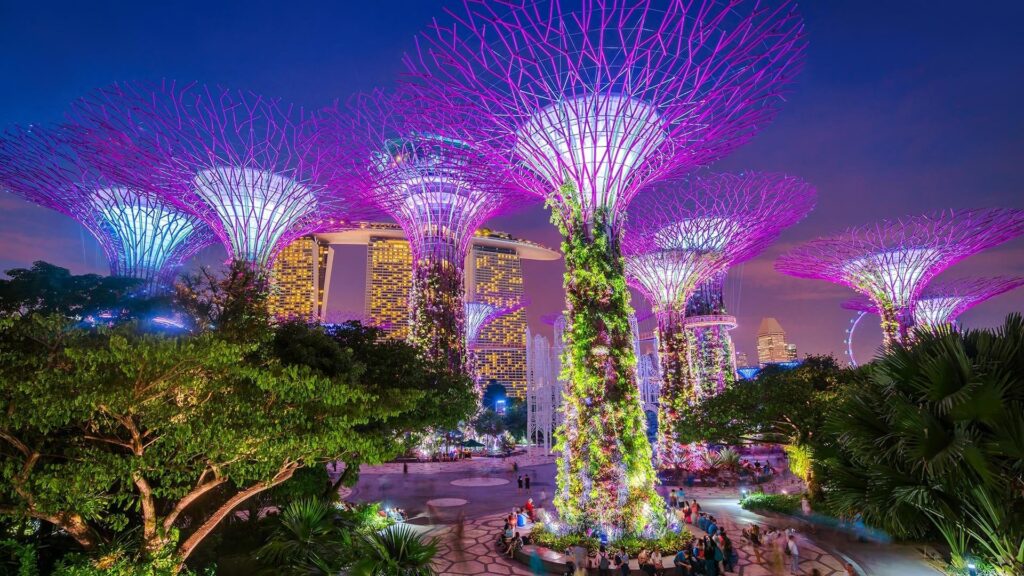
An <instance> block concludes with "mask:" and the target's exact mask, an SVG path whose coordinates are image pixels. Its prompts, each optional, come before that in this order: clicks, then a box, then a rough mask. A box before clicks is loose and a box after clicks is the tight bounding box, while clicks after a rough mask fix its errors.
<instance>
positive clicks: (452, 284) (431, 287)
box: [409, 258, 468, 374]
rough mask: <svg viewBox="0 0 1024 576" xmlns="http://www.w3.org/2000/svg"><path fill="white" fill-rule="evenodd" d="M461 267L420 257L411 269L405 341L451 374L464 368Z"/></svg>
mask: <svg viewBox="0 0 1024 576" xmlns="http://www.w3.org/2000/svg"><path fill="white" fill-rule="evenodd" d="M464 292H465V289H464V287H463V278H462V268H461V266H456V265H453V264H452V263H451V262H448V261H447V260H444V259H441V258H432V259H428V258H421V259H420V260H419V261H417V263H416V266H415V267H414V269H413V279H412V292H411V295H412V296H411V299H410V302H409V309H410V311H411V314H412V319H411V322H410V325H409V341H410V342H412V343H413V344H414V345H416V346H417V347H419V348H420V350H422V351H423V353H424V354H426V356H427V358H428V359H429V360H430V361H432V362H441V363H443V364H444V366H446V367H447V369H448V370H450V371H451V372H453V373H459V374H468V372H467V368H466V335H465V327H464V323H465V309H464V305H463V300H464V298H465V296H464Z"/></svg>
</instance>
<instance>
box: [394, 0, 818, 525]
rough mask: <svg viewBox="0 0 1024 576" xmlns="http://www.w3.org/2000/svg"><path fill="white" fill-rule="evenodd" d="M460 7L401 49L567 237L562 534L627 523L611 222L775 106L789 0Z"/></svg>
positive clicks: (622, 374) (651, 514)
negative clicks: (465, 112) (463, 112)
mask: <svg viewBox="0 0 1024 576" xmlns="http://www.w3.org/2000/svg"><path fill="white" fill-rule="evenodd" d="M654 4H655V2H654V1H652V0H582V2H580V3H579V5H578V8H576V7H574V8H573V9H572V10H571V11H570V10H568V9H566V10H563V8H562V5H561V3H560V2H559V0H530V1H526V0H512V1H508V2H485V1H483V0H466V1H465V4H464V7H465V10H463V11H460V13H458V14H454V13H453V14H451V16H452V21H451V23H450V24H442V23H436V24H435V25H434V26H433V27H432V28H431V29H430V30H428V31H427V32H426V33H425V34H423V35H422V36H421V37H420V38H419V41H418V49H417V51H416V52H415V53H414V54H411V55H409V56H407V58H406V63H407V68H408V69H409V72H410V74H409V84H410V85H411V87H412V89H413V90H414V91H415V92H416V93H417V94H418V95H419V97H420V98H421V99H423V100H424V101H428V102H430V103H431V105H433V106H437V107H456V108H458V107H466V108H469V109H473V110H475V111H476V112H475V115H476V116H479V117H481V118H485V119H486V120H487V122H484V123H482V124H481V125H480V126H478V127H477V128H479V131H478V132H477V133H476V134H475V135H474V140H473V142H474V143H479V149H480V150H481V151H482V153H485V154H488V155H491V156H493V160H492V161H493V162H494V163H495V164H497V165H500V166H509V167H511V168H512V170H513V171H514V174H515V176H516V177H517V180H518V183H519V186H521V187H522V188H523V189H524V190H526V191H528V192H529V193H531V194H533V195H534V196H537V197H539V198H545V199H547V200H548V202H549V205H550V206H551V207H552V210H553V213H554V214H553V219H554V221H555V222H556V223H557V224H558V225H559V227H560V229H561V232H562V235H563V237H564V238H565V242H564V244H563V247H564V251H565V255H566V268H567V271H566V289H567V290H566V291H567V300H568V312H569V314H570V320H569V326H568V331H567V333H568V334H570V335H571V341H570V343H569V347H570V348H569V352H568V353H567V355H566V358H567V361H568V365H567V367H566V374H567V376H568V384H567V393H566V399H565V405H564V406H565V407H564V410H565V424H564V425H563V426H562V428H561V431H560V435H561V440H560V447H561V451H562V458H563V464H564V465H563V466H561V467H560V468H559V479H558V485H559V490H558V493H557V497H556V499H555V505H556V507H557V508H558V510H559V513H560V516H561V519H562V521H563V522H565V523H566V524H567V525H569V526H573V527H574V528H577V529H585V528H594V527H600V528H614V529H616V530H623V531H625V532H629V533H638V532H641V531H643V530H644V529H645V528H647V527H649V526H650V525H652V524H658V523H659V522H660V521H661V520H660V519H659V512H658V511H659V510H660V508H661V506H660V504H659V502H660V500H659V499H658V497H657V495H656V493H655V492H654V484H655V482H656V477H655V474H654V470H653V468H652V467H651V463H650V460H651V459H650V445H649V443H648V442H647V439H646V433H645V431H646V423H645V420H644V415H643V412H642V409H641V405H640V399H639V395H638V392H637V390H636V387H635V386H633V383H634V381H635V380H634V365H635V359H634V358H633V353H632V350H631V338H630V334H629V326H628V321H627V318H628V314H629V312H630V307H629V296H628V291H626V290H625V286H624V278H623V274H624V272H623V270H622V265H621V252H620V245H619V243H620V220H621V219H622V214H623V212H624V210H625V209H626V206H627V205H628V204H629V202H630V200H631V199H632V198H633V197H634V196H635V195H636V193H637V192H638V191H639V190H640V189H641V188H642V187H643V186H645V185H647V184H650V183H652V182H655V181H658V180H661V179H663V178H665V177H667V176H669V175H671V174H675V173H679V172H683V171H687V170H689V169H692V168H695V167H697V166H700V165H703V164H706V163H708V162H710V161H712V160H714V159H716V158H718V157H720V156H722V155H724V154H726V153H727V152H729V151H730V150H732V149H733V148H734V147H736V146H738V145H739V144H741V143H743V142H745V141H746V140H747V139H748V138H750V137H751V136H752V135H753V134H754V133H755V132H756V130H757V129H758V128H759V127H760V126H761V125H762V124H764V123H765V122H767V121H768V120H769V119H770V118H771V117H772V116H773V114H774V111H775V105H776V104H777V103H778V102H779V101H780V94H781V91H782V90H783V89H784V87H785V86H786V85H787V84H788V82H789V80H790V79H791V78H792V76H793V75H794V74H795V73H796V71H797V69H798V68H799V63H800V60H801V57H802V54H803V50H804V40H803V36H802V29H803V25H802V22H801V19H800V18H799V16H798V15H797V14H796V13H795V11H794V8H793V5H792V3H790V2H787V1H785V0H784V1H782V2H780V3H779V4H778V6H777V7H773V8H765V7H763V6H762V5H761V4H760V3H759V2H756V1H754V0H751V1H749V2H748V1H743V0H740V1H738V2H730V3H719V2H712V1H710V0H709V1H685V0H669V1H668V2H666V3H661V2H659V3H658V4H659V5H663V6H664V8H656V7H655V6H654Z"/></svg>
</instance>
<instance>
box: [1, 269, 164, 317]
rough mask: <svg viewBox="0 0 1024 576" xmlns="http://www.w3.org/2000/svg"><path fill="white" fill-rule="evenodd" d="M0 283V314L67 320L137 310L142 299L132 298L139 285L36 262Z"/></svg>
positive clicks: (142, 303)
mask: <svg viewBox="0 0 1024 576" xmlns="http://www.w3.org/2000/svg"><path fill="white" fill-rule="evenodd" d="M5 274H7V276H9V279H6V280H4V279H0V314H3V315H11V314H16V315H27V314H32V313H34V312H38V313H41V314H59V315H61V316H65V317H68V318H74V317H77V316H81V315H82V314H85V313H90V312H95V311H100V310H107V309H114V308H117V309H120V308H125V307H139V306H141V305H144V304H148V302H147V299H146V298H142V297H132V293H133V292H134V291H135V290H136V289H137V288H138V287H139V284H140V281H139V280H136V279H133V278H123V277H118V276H100V275H98V274H81V275H75V274H72V273H71V272H70V271H69V270H68V269H67V268H61V267H60V266H54V265H53V264H49V263H47V262H42V261H36V262H33V263H32V267H31V268H14V269H11V270H7V271H5Z"/></svg>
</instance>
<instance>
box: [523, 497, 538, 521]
mask: <svg viewBox="0 0 1024 576" xmlns="http://www.w3.org/2000/svg"><path fill="white" fill-rule="evenodd" d="M523 509H524V510H526V515H527V517H529V519H530V522H536V521H537V515H536V512H537V509H536V508H534V507H533V498H527V499H526V506H525V507H524V508H523Z"/></svg>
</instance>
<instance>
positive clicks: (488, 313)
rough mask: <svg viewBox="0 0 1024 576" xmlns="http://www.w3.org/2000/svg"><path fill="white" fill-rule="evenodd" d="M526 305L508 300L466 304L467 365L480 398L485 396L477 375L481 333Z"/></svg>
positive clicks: (522, 301)
mask: <svg viewBox="0 0 1024 576" xmlns="http://www.w3.org/2000/svg"><path fill="white" fill-rule="evenodd" d="M525 305H526V302H525V301H524V300H508V301H504V302H497V303H495V302H482V301H475V302H466V303H465V318H466V323H465V326H466V350H467V354H468V355H467V360H468V362H467V364H468V372H469V374H470V376H471V377H472V378H473V381H474V382H475V383H476V391H477V394H478V395H479V396H483V386H482V382H481V381H480V379H479V377H478V375H477V373H476V369H477V366H476V350H475V348H476V344H477V341H478V340H479V339H480V332H481V331H482V330H483V329H484V327H486V326H487V325H488V324H490V323H491V322H494V321H495V320H497V319H498V318H501V317H502V316H507V315H509V314H512V313H514V312H516V311H517V310H520V309H521V308H523V307H524V306H525Z"/></svg>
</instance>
